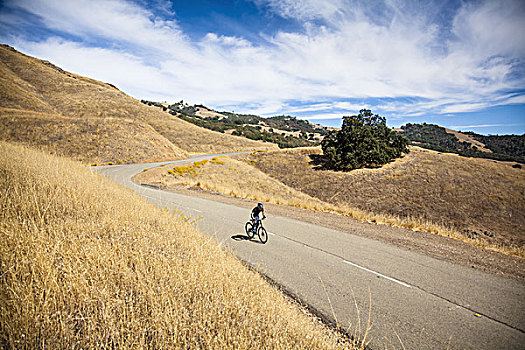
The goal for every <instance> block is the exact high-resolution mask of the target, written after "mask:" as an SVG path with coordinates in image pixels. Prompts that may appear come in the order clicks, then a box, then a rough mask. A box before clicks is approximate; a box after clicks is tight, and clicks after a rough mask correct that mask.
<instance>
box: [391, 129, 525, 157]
mask: <svg viewBox="0 0 525 350" xmlns="http://www.w3.org/2000/svg"><path fill="white" fill-rule="evenodd" d="M396 131H397V132H398V133H400V134H401V135H403V136H405V137H406V138H407V139H408V140H410V141H411V142H412V144H414V145H417V146H421V147H424V148H428V149H432V150H435V151H439V152H449V153H456V154H459V155H462V156H466V157H476V158H488V159H495V160H503V161H515V162H519V163H525V135H501V136H500V135H489V136H486V135H480V134H476V133H474V132H459V131H455V130H450V129H447V128H444V127H442V126H439V125H434V124H426V123H423V124H411V123H408V124H406V125H403V126H402V127H401V128H400V129H397V130H396Z"/></svg>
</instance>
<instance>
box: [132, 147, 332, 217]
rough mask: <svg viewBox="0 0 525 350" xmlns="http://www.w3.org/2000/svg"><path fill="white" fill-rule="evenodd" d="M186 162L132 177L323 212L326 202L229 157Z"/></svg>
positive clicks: (144, 180)
mask: <svg viewBox="0 0 525 350" xmlns="http://www.w3.org/2000/svg"><path fill="white" fill-rule="evenodd" d="M194 164H195V163H193V164H191V163H189V164H188V165H186V166H178V167H175V168H173V167H170V168H167V167H157V168H154V169H149V170H148V171H146V172H143V173H140V174H138V175H137V176H135V178H134V181H137V182H139V183H148V184H153V185H162V186H168V187H171V186H177V185H186V186H194V187H199V188H202V189H205V190H210V191H217V192H220V193H223V194H226V195H229V196H233V197H238V198H246V199H250V200H254V201H264V202H267V203H275V204H284V205H290V206H294V207H299V208H308V209H317V210H325V209H328V206H327V205H326V203H323V202H321V201H320V200H318V199H316V198H312V197H310V196H309V195H307V194H304V193H302V192H299V191H297V190H294V189H293V188H290V187H288V186H286V185H284V184H283V183H281V182H279V181H277V180H275V179H272V178H271V177H269V176H268V175H266V174H264V173H263V172H262V171H260V170H258V169H256V168H254V167H252V166H249V165H248V164H246V163H244V162H241V161H238V160H234V159H231V158H229V157H219V158H214V159H212V160H211V161H209V162H201V164H202V166H198V165H199V164H198V163H197V166H195V165H194Z"/></svg>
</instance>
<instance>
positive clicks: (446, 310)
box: [92, 155, 525, 349]
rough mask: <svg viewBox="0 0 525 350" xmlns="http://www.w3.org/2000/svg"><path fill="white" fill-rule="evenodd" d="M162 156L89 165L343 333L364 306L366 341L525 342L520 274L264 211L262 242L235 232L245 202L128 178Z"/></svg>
mask: <svg viewBox="0 0 525 350" xmlns="http://www.w3.org/2000/svg"><path fill="white" fill-rule="evenodd" d="M213 156H216V155H207V156H197V157H194V158H192V160H193V161H197V160H201V159H206V158H211V157H213ZM167 163H176V162H166V163H149V164H131V165H115V166H108V167H96V168H95V167H94V168H92V169H94V170H95V171H97V172H99V173H101V174H104V175H105V176H107V177H108V178H110V179H112V180H114V181H115V182H117V183H120V184H122V185H124V186H126V187H128V188H131V189H132V190H133V191H135V192H136V193H137V194H139V195H141V196H142V197H144V198H146V199H147V200H149V201H150V202H152V203H153V204H155V205H157V206H159V207H163V208H166V207H168V208H170V209H174V208H176V209H177V210H179V211H180V212H182V213H184V215H186V216H190V217H192V218H196V219H199V220H197V222H196V225H197V227H198V228H199V229H200V230H201V231H203V232H205V233H207V234H209V235H211V236H213V237H214V238H216V239H217V241H219V242H220V243H221V244H222V245H224V246H226V247H228V249H230V250H231V251H232V252H233V253H234V254H235V255H237V256H238V257H239V258H240V259H242V260H243V261H245V262H246V263H248V264H250V265H251V266H253V267H254V268H256V269H257V270H258V271H259V272H261V273H262V274H264V275H266V276H267V277H268V278H269V279H271V280H273V281H275V282H276V283H278V284H279V285H281V286H282V287H283V289H284V290H286V291H287V292H288V293H290V294H291V295H293V296H294V297H296V298H298V299H299V300H300V301H301V302H303V303H305V304H307V305H308V306H309V307H310V308H311V309H312V310H315V311H316V313H318V314H319V315H321V316H322V317H323V318H325V319H326V320H328V321H330V322H337V324H339V325H340V326H341V327H342V328H345V329H348V330H349V333H351V334H353V333H354V332H355V333H356V334H359V332H360V333H361V336H362V335H363V334H364V332H365V329H366V325H367V321H368V317H369V310H371V312H370V319H371V326H372V328H371V331H370V334H369V335H368V338H367V339H368V340H369V341H370V344H369V345H370V347H371V348H372V349H379V348H396V349H447V348H449V349H525V285H524V284H523V283H521V282H519V281H517V280H513V279H508V278H504V277H501V276H497V275H493V274H489V273H485V272H481V271H478V270H476V269H472V268H468V267H465V266H461V265H455V264H452V263H450V262H445V261H441V260H438V259H435V258H432V257H429V256H426V255H424V254H421V253H417V252H413V251H409V250H405V249H402V248H399V247H396V246H393V245H389V244H386V243H382V242H378V241H375V240H371V239H367V238H363V237H360V236H357V235H353V234H349V233H346V232H340V231H336V230H332V229H328V228H326V227H321V226H316V225H312V224H309V223H304V222H300V221H296V220H292V219H289V218H284V217H278V216H274V215H272V213H271V212H268V213H267V215H268V219H267V220H265V223H264V224H265V227H266V228H267V230H268V232H269V233H270V236H269V240H268V243H267V244H265V245H263V244H260V243H258V242H257V241H256V240H255V239H254V240H251V241H250V240H246V239H243V237H244V233H243V229H244V223H245V222H246V220H247V218H248V217H249V210H247V209H246V208H241V207H237V206H234V205H231V204H225V203H222V202H216V201H212V200H209V199H203V198H197V197H191V196H186V195H181V194H176V193H171V192H166V191H162V190H159V189H155V188H151V187H146V186H140V185H137V184H135V183H133V182H132V181H131V178H132V176H133V175H135V174H137V173H139V172H141V171H142V170H143V169H145V168H152V167H154V166H157V165H160V164H167ZM349 221H350V220H349ZM348 225H349V229H350V231H351V230H355V231H357V230H360V229H364V227H365V226H364V225H365V224H360V223H355V222H354V221H351V222H349V224H348ZM367 229H370V227H368V228H367ZM370 300H371V305H370ZM359 330H360V331H359Z"/></svg>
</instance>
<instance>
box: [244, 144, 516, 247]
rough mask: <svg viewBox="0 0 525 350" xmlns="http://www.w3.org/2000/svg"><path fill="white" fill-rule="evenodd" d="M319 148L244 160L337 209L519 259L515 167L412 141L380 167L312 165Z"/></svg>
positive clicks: (267, 154)
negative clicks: (337, 168)
mask: <svg viewBox="0 0 525 350" xmlns="http://www.w3.org/2000/svg"><path fill="white" fill-rule="evenodd" d="M320 153H321V151H320V149H309V150H308V149H307V150H295V151H294V150H292V151H286V152H272V153H266V154H260V155H259V156H258V157H251V159H250V160H249V161H251V162H253V164H254V165H255V166H256V167H257V168H258V169H260V170H262V171H263V172H265V173H266V174H268V175H270V176H271V177H273V178H275V179H278V180H280V181H282V182H283V183H284V184H286V185H288V186H290V187H292V188H294V189H296V190H299V191H301V192H304V193H306V194H308V195H310V196H312V197H315V198H318V199H320V200H322V201H324V202H327V203H330V204H333V205H335V206H337V207H344V206H350V207H354V208H357V209H360V210H362V211H364V212H368V213H374V214H377V215H382V216H386V217H391V218H393V221H394V222H392V224H394V225H399V226H403V227H408V228H412V229H416V230H423V231H428V232H433V233H439V234H443V235H446V236H453V237H455V238H459V239H462V240H465V241H468V242H469V243H473V244H475V245H480V246H484V247H488V248H491V249H495V250H498V251H502V252H505V253H510V254H513V255H517V256H521V257H525V246H524V245H525V230H524V227H525V173H524V171H523V170H522V169H514V168H512V167H511V166H510V164H506V163H502V162H496V161H492V160H486V159H477V158H466V157H461V156H458V155H454V154H439V153H438V152H433V151H428V150H423V149H420V148H417V147H412V148H411V152H410V153H409V154H408V155H406V156H405V157H404V158H403V159H400V160H397V161H395V162H393V163H390V164H387V165H385V166H384V167H383V168H381V169H361V170H355V171H352V172H348V173H341V172H334V171H328V170H316V165H315V162H314V161H313V160H312V156H311V155H314V157H315V155H319V154H320ZM381 221H382V220H381ZM395 221H399V222H398V223H396V222H395ZM466 230H470V231H466ZM485 231H488V232H489V234H490V233H491V234H495V237H489V236H487V235H486V234H485ZM473 232H477V233H478V234H477V235H476V234H475V233H473Z"/></svg>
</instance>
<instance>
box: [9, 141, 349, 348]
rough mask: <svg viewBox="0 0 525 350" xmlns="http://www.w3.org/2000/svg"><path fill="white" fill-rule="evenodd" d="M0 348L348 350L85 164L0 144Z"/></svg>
mask: <svg viewBox="0 0 525 350" xmlns="http://www.w3.org/2000/svg"><path fill="white" fill-rule="evenodd" d="M0 198H1V200H0V205H1V210H0V286H1V288H0V332H1V333H0V346H1V347H2V348H31V349H34V348H97V349H99V348H157V349H158V348H164V349H166V348H184V349H187V348H192V349H193V348H215V349H223V348H232V349H253V348H259V349H261V348H287V349H288V348H289V349H292V348H301V349H309V348H338V347H342V346H344V345H345V344H344V343H342V342H341V339H340V338H338V337H337V336H336V335H334V334H333V333H332V332H330V331H328V330H327V329H326V328H324V327H323V326H321V325H319V323H318V322H317V321H316V320H315V319H313V318H311V317H307V316H305V315H304V314H303V313H302V312H301V311H300V310H299V309H298V308H297V307H296V306H294V305H293V304H292V303H291V302H290V301H289V300H287V299H286V298H285V297H284V296H283V295H282V294H281V293H280V292H279V291H278V290H277V289H276V288H274V287H272V286H270V285H269V284H268V283H267V282H265V281H264V280H263V278H261V277H260V276H259V275H258V274H256V273H255V272H251V271H249V270H248V269H246V268H245V267H244V266H243V265H242V264H241V263H240V262H239V261H238V260H237V259H236V258H234V257H233V256H232V255H231V254H230V253H228V252H226V251H224V250H223V249H221V247H220V246H219V245H218V244H217V243H216V242H215V241H214V240H212V239H210V238H209V237H207V236H205V235H203V234H201V233H200V232H198V231H196V229H194V228H193V227H192V226H190V225H188V224H186V223H184V222H183V221H181V220H179V219H177V218H175V217H174V216H172V215H170V214H169V213H168V212H167V211H163V210H161V209H158V208H155V207H154V206H152V205H150V204H149V203H147V202H146V201H144V200H142V199H141V198H139V197H138V196H137V195H135V194H133V193H131V192H130V191H128V190H125V189H123V188H122V187H120V186H118V185H116V184H114V183H112V182H110V181H109V180H107V179H105V178H103V177H102V176H100V175H96V174H93V173H91V172H90V171H89V170H88V169H86V168H84V167H82V166H81V165H80V164H78V163H76V162H73V161H70V160H65V159H60V158H57V157H55V156H51V155H47V154H44V153H42V152H37V151H34V150H31V149H28V148H25V147H22V146H16V145H12V144H9V143H5V142H0Z"/></svg>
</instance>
